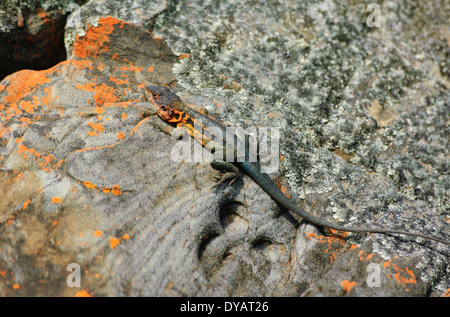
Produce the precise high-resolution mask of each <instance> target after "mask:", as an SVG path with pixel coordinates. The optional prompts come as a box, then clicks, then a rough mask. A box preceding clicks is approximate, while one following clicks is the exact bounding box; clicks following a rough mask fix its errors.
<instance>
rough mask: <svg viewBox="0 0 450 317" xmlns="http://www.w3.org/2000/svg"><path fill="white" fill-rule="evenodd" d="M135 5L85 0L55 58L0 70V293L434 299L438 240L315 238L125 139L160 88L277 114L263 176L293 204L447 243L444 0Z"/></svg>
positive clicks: (163, 141) (260, 122)
mask: <svg viewBox="0 0 450 317" xmlns="http://www.w3.org/2000/svg"><path fill="white" fill-rule="evenodd" d="M120 3H123V4H120ZM143 3H144V2H143V1H126V2H117V1H112V0H107V1H89V2H88V3H87V4H86V5H84V6H82V8H81V11H80V13H81V15H80V16H81V18H82V21H83V25H82V27H81V28H79V29H77V28H66V47H67V49H68V52H67V56H69V59H68V60H66V61H64V62H61V63H59V64H58V65H56V66H54V67H52V68H50V69H47V70H42V71H30V70H22V71H19V72H17V73H14V74H12V75H10V76H8V77H6V78H5V79H4V80H3V81H2V82H1V83H0V119H1V125H0V193H1V195H2V197H3V198H2V199H1V200H0V295H1V296H24V295H29V296H42V295H44V296H61V295H63V296H74V295H75V296H115V295H121V296H184V295H187V296H227V295H230V296H442V295H448V293H449V292H450V288H449V287H450V274H449V272H450V263H449V256H450V249H449V247H448V246H445V245H442V244H439V243H435V242H430V241H425V240H423V239H413V238H410V237H403V236H387V235H381V234H372V235H364V236H360V235H353V234H351V235H350V236H347V235H346V234H333V235H326V234H324V233H323V232H321V231H320V230H319V229H318V228H316V227H314V226H311V225H309V224H307V223H304V222H302V221H301V219H300V218H298V217H297V216H295V215H292V214H291V213H289V212H288V211H286V210H284V209H281V208H280V207H279V206H278V205H277V204H276V203H275V202H274V201H272V200H271V199H270V198H269V197H268V196H267V195H266V194H265V193H264V192H263V191H262V190H261V189H260V188H259V187H258V186H257V185H255V183H253V182H252V181H251V180H250V179H249V178H248V177H246V176H244V178H243V179H242V180H240V181H238V182H236V184H234V185H233V186H231V187H229V188H227V189H226V190H225V189H224V188H221V189H220V190H217V191H211V190H210V188H211V187H212V186H213V185H214V183H213V181H212V180H211V176H212V175H213V173H214V172H213V170H212V169H211V168H210V167H209V165H208V164H207V163H206V162H197V163H192V162H176V161H174V160H172V159H171V150H172V149H173V147H174V145H175V144H176V143H177V142H178V141H177V140H175V139H173V138H171V137H170V136H168V135H166V134H164V133H161V132H160V131H158V130H157V129H155V128H154V127H153V126H152V125H150V124H142V125H139V126H138V127H137V131H136V133H133V134H130V132H131V131H132V129H133V128H134V127H135V126H136V125H137V124H138V123H139V122H140V121H141V120H142V119H143V116H144V114H145V113H146V112H147V111H148V110H149V105H148V103H146V102H145V100H144V98H143V94H142V90H141V89H142V87H143V86H142V85H144V84H156V85H161V84H165V85H168V86H170V87H172V89H173V90H174V91H176V92H177V93H178V94H179V95H180V96H181V97H182V98H183V99H184V100H185V101H187V102H189V103H192V104H197V105H202V106H204V107H206V108H207V109H208V110H209V111H211V112H213V113H217V114H218V115H220V116H221V117H222V118H224V120H226V121H228V122H231V123H232V124H234V125H237V126H241V127H244V128H247V127H259V126H263V127H278V128H279V129H280V131H281V139H280V156H281V161H280V168H279V169H278V171H277V172H276V173H274V174H273V175H272V176H273V178H274V180H275V181H276V182H277V184H278V185H279V186H280V187H281V188H282V189H283V190H285V191H286V193H287V194H288V195H290V196H291V197H292V199H294V200H295V201H296V202H297V203H298V204H299V205H300V206H302V207H303V208H304V209H305V210H306V211H308V212H310V213H312V214H314V215H316V216H318V217H320V218H324V219H328V220H330V221H341V222H342V223H349V224H351V225H353V226H357V225H359V226H363V225H364V226H369V225H370V226H378V227H379V226H383V227H390V228H399V229H403V230H411V231H421V232H424V233H427V234H431V235H435V236H439V237H442V238H446V239H449V238H450V230H449V222H450V214H449V195H448V192H449V183H450V182H449V177H448V167H449V160H448V157H449V153H448V149H449V144H448V140H449V132H448V120H449V117H448V116H449V113H450V111H449V101H450V96H449V89H448V88H449V87H450V83H449V70H448V54H449V46H450V40H449V36H450V35H449V30H448V27H447V25H446V21H448V20H449V16H448V14H449V12H450V10H445V6H446V5H447V6H448V4H446V2H442V3H441V2H439V1H428V2H424V3H422V2H421V3H415V4H411V3H407V2H402V3H401V4H399V3H397V2H396V1H384V2H383V5H382V6H381V15H380V17H379V18H380V21H379V22H380V27H373V28H371V27H369V26H368V25H367V23H366V19H367V18H370V17H369V14H370V12H368V11H367V4H366V3H356V4H355V2H353V1H349V2H345V1H344V2H343V1H312V2H308V3H307V4H306V3H303V2H301V3H298V1H292V2H289V1H280V2H278V1H271V2H266V1H261V2H257V1H254V2H252V3H251V4H250V3H242V2H237V3H236V2H233V1H221V2H220V3H219V4H217V3H216V2H215V1H201V2H196V1H189V2H180V3H178V2H175V1H155V2H152V4H151V5H148V6H145V5H144V4H143ZM200 3H201V4H200ZM449 9H450V8H449ZM80 34H81V35H80ZM425 48H426V49H425ZM71 263H76V264H78V265H79V267H80V269H81V286H80V287H69V286H68V284H67V277H68V276H69V274H70V272H68V271H67V267H68V265H69V264H71Z"/></svg>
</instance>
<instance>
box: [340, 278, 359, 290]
mask: <svg viewBox="0 0 450 317" xmlns="http://www.w3.org/2000/svg"><path fill="white" fill-rule="evenodd" d="M341 286H342V288H343V289H344V290H345V291H346V292H350V291H351V290H352V289H353V288H354V287H355V286H356V282H350V281H349V280H343V281H341Z"/></svg>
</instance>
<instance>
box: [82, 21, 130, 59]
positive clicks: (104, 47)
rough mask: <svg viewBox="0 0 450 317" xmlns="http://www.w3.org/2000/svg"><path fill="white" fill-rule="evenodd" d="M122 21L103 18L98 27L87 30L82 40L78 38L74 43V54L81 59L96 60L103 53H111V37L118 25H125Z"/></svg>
mask: <svg viewBox="0 0 450 317" xmlns="http://www.w3.org/2000/svg"><path fill="white" fill-rule="evenodd" d="M123 23H124V22H123V21H120V20H118V19H116V18H113V17H101V18H99V21H98V26H91V25H89V26H88V27H87V29H86V34H85V35H84V36H83V37H82V38H80V37H79V36H77V39H76V42H75V43H74V45H73V46H74V50H73V53H74V55H75V56H77V57H79V58H82V59H84V58H86V57H90V58H95V57H98V56H99V55H100V54H101V53H102V52H107V51H109V47H108V46H109V42H110V40H109V35H110V34H111V33H112V32H113V31H114V26H115V25H116V24H121V25H123Z"/></svg>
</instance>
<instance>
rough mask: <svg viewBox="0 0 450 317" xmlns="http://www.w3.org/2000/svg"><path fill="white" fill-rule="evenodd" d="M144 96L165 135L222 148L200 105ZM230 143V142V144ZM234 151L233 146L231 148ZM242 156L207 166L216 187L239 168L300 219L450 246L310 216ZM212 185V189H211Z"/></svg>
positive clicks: (164, 94)
mask: <svg viewBox="0 0 450 317" xmlns="http://www.w3.org/2000/svg"><path fill="white" fill-rule="evenodd" d="M145 95H146V96H147V98H148V99H149V101H150V103H151V104H152V105H153V106H154V107H155V108H156V115H157V117H159V118H160V119H162V122H161V120H159V121H160V123H158V128H159V129H160V130H161V131H163V132H165V133H168V134H171V135H172V133H173V132H174V130H177V131H180V129H182V128H185V129H186V131H187V132H188V134H189V135H190V136H191V137H192V138H194V139H195V140H196V141H198V142H200V143H201V144H202V146H203V147H205V148H207V149H208V150H209V151H211V153H213V152H216V151H217V150H222V151H225V148H224V146H226V145H228V144H226V141H224V140H223V139H219V140H218V141H217V142H215V138H214V137H212V134H211V133H206V132H208V130H210V129H213V128H214V129H215V131H221V132H223V133H225V129H226V127H225V126H224V125H223V124H222V123H221V121H219V120H218V119H216V118H215V117H213V116H211V115H209V114H207V113H206V112H205V111H204V110H203V109H204V108H202V107H199V106H195V107H194V105H189V106H188V105H187V104H186V103H184V102H183V101H182V100H181V98H180V97H179V96H178V95H176V94H174V93H172V92H171V91H170V89H169V88H167V87H166V86H145ZM233 141H234V140H233ZM233 144H234V143H233ZM234 151H235V153H236V148H234ZM245 151H246V153H245V156H246V159H245V160H244V161H243V162H240V161H238V160H236V156H235V157H234V161H233V162H226V161H222V160H220V161H212V162H211V166H212V167H213V168H214V169H216V170H218V171H219V174H221V176H222V177H221V178H220V179H218V180H219V181H218V183H217V185H216V186H218V185H220V184H222V183H224V182H226V181H228V180H230V182H229V184H228V186H229V185H231V183H232V182H234V181H235V180H236V179H237V178H238V177H240V176H241V175H242V173H241V171H242V172H244V173H245V174H247V175H248V176H250V178H251V179H252V180H253V181H254V182H256V183H257V184H258V185H259V186H260V187H261V188H262V189H263V190H264V191H265V192H266V193H267V194H269V196H270V197H271V198H272V199H274V200H275V201H276V202H277V203H278V204H280V205H281V206H283V207H284V208H286V209H288V210H290V211H291V212H294V213H295V214H297V215H299V216H300V217H301V218H302V219H303V220H305V221H307V222H309V223H311V224H313V225H315V226H318V227H321V228H325V229H334V230H337V231H342V232H355V233H381V234H389V235H392V234H395V235H407V236H412V237H420V238H424V239H429V240H434V241H438V242H440V243H444V244H447V245H450V241H446V240H444V239H441V238H437V237H434V236H429V235H425V234H422V233H419V232H409V231H402V230H396V229H389V228H376V227H352V226H346V225H341V224H336V223H332V222H329V221H326V220H323V219H320V218H318V217H315V216H313V215H311V214H310V213H308V212H306V211H305V210H303V209H302V208H300V207H299V206H297V205H296V204H295V203H294V202H293V201H292V200H291V199H290V198H288V197H287V196H286V195H285V194H284V193H283V192H282V191H281V190H280V189H279V188H278V187H277V186H276V184H275V183H274V182H273V181H272V179H271V178H270V176H269V175H268V174H267V173H263V172H261V165H260V162H259V161H258V160H256V161H254V162H253V161H250V160H247V159H248V153H247V152H248V151H249V149H248V148H246V150H245ZM216 186H214V187H213V188H215V187H216Z"/></svg>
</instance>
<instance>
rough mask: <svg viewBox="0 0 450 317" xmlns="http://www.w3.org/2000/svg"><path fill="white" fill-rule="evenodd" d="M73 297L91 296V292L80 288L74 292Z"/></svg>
mask: <svg viewBox="0 0 450 317" xmlns="http://www.w3.org/2000/svg"><path fill="white" fill-rule="evenodd" d="M75 297H92V293H89V292H88V291H86V290H84V289H83V290H81V291H78V292H76V293H75Z"/></svg>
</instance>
